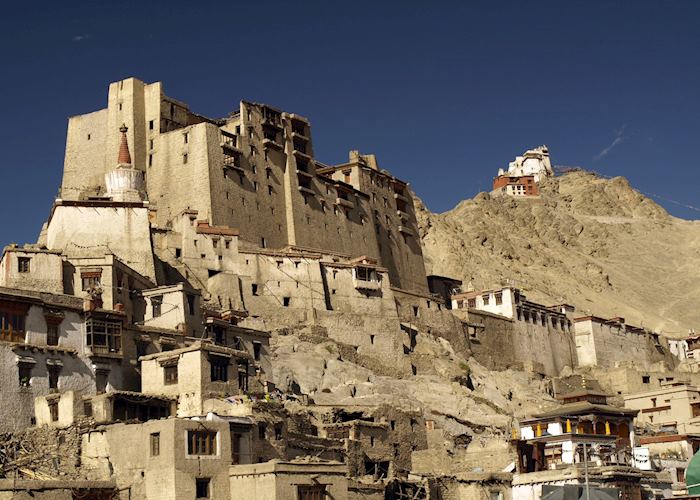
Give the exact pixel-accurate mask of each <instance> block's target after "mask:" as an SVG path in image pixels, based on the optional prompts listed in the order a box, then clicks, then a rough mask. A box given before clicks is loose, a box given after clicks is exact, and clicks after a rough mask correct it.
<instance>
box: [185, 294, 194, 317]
mask: <svg viewBox="0 0 700 500" xmlns="http://www.w3.org/2000/svg"><path fill="white" fill-rule="evenodd" d="M194 305H195V296H194V294H191V293H188V294H187V312H188V313H189V315H190V316H193V315H194V311H195V308H194Z"/></svg>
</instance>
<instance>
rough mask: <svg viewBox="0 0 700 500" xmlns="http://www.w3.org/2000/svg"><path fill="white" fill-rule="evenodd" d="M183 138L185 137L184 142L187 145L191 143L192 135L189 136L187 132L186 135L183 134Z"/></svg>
mask: <svg viewBox="0 0 700 500" xmlns="http://www.w3.org/2000/svg"><path fill="white" fill-rule="evenodd" d="M183 136H184V137H183V139H184V141H185V144H187V143H188V142H190V134H189V133H187V132H185V133H184V134H183Z"/></svg>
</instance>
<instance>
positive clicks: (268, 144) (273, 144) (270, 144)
mask: <svg viewBox="0 0 700 500" xmlns="http://www.w3.org/2000/svg"><path fill="white" fill-rule="evenodd" d="M263 147H264V148H272V149H277V150H278V151H281V150H282V149H284V146H282V144H280V143H278V142H277V140H276V139H269V138H265V139H263Z"/></svg>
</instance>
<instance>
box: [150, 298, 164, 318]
mask: <svg viewBox="0 0 700 500" xmlns="http://www.w3.org/2000/svg"><path fill="white" fill-rule="evenodd" d="M162 306H163V296H162V295H154V296H153V297H151V307H152V308H153V317H154V318H158V317H160V314H161V312H162Z"/></svg>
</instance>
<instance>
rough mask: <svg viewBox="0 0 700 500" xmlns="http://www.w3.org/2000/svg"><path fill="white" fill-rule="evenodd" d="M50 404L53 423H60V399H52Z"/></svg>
mask: <svg viewBox="0 0 700 500" xmlns="http://www.w3.org/2000/svg"><path fill="white" fill-rule="evenodd" d="M48 404H49V414H50V415H51V421H52V422H58V399H52V400H51V401H48Z"/></svg>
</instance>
